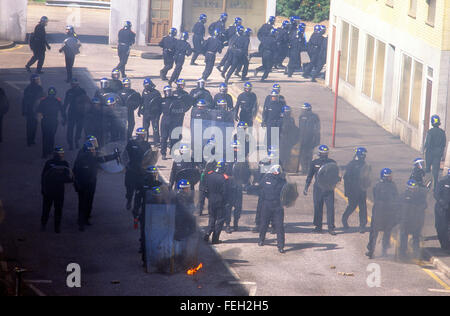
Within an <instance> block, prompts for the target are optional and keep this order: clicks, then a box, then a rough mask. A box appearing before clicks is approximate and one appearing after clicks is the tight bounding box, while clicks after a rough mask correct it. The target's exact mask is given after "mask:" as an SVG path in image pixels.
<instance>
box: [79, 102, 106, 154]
mask: <svg viewBox="0 0 450 316" xmlns="http://www.w3.org/2000/svg"><path fill="white" fill-rule="evenodd" d="M105 109H107V108H106V106H104V105H102V104H99V105H91V106H90V107H89V108H88V110H87V111H86V116H85V118H84V131H85V133H86V135H92V136H95V137H96V138H97V142H98V145H99V147H100V148H101V147H102V146H103V145H104V144H105V136H106V131H105V129H106V126H107V124H106V122H107V118H108V117H107V116H106V115H105V114H106V113H105V111H104V110H105Z"/></svg>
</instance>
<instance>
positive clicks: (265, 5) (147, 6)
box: [109, 0, 276, 45]
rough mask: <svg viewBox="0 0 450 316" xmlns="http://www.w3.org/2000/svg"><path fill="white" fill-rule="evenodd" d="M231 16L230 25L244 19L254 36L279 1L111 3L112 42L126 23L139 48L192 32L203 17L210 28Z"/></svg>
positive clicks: (113, 0) (146, 0)
mask: <svg viewBox="0 0 450 316" xmlns="http://www.w3.org/2000/svg"><path fill="white" fill-rule="evenodd" d="M223 12H227V13H228V16H229V18H228V22H227V24H232V23H233V21H234V18H235V17H237V16H239V17H241V18H242V19H243V24H244V26H245V27H250V28H252V29H253V31H254V32H256V31H257V30H258V28H259V27H260V26H261V25H262V24H264V23H265V22H266V21H267V19H268V17H269V16H271V15H275V13H276V0H129V1H123V0H111V18H110V27H109V30H110V31H109V39H110V43H111V44H116V43H117V33H118V31H119V30H120V29H121V28H122V26H123V23H124V21H131V23H132V24H133V29H134V30H135V31H136V33H137V38H136V42H137V44H138V45H146V44H148V43H158V42H159V41H160V40H161V39H162V37H163V36H165V35H167V34H168V31H169V29H170V28H171V27H175V28H176V29H177V30H178V31H188V32H191V31H192V27H193V25H194V24H195V23H196V22H197V21H198V17H199V15H200V14H201V13H204V14H206V15H207V16H208V22H207V25H209V24H210V23H212V22H213V21H217V20H218V18H219V16H220V14H221V13H223Z"/></svg>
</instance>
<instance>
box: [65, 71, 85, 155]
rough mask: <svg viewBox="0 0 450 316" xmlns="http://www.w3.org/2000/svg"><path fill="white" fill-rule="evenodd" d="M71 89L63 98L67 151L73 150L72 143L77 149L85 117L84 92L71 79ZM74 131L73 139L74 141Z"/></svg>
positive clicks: (77, 83)
mask: <svg viewBox="0 0 450 316" xmlns="http://www.w3.org/2000/svg"><path fill="white" fill-rule="evenodd" d="M71 86H72V87H71V88H70V89H69V90H67V92H66V96H65V98H64V113H66V115H67V143H68V144H69V150H73V146H74V141H75V147H76V148H78V147H79V146H78V145H79V144H78V142H79V140H80V138H81V132H82V131H83V127H84V116H85V111H86V110H87V109H85V104H84V101H85V97H87V95H86V91H85V90H84V89H83V88H81V87H80V83H79V82H78V79H76V78H73V79H72V82H71ZM74 129H75V139H74Z"/></svg>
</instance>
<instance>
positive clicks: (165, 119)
mask: <svg viewBox="0 0 450 316" xmlns="http://www.w3.org/2000/svg"><path fill="white" fill-rule="evenodd" d="M176 103H177V97H175V96H174V95H173V92H172V87H171V86H165V87H164V98H163V99H162V102H161V112H162V118H161V155H162V159H163V160H167V157H166V154H167V147H168V145H169V150H171V149H172V145H173V144H174V140H173V139H171V135H172V131H173V130H174V129H175V128H176V127H177V126H178V125H176V124H177V123H178V116H179V113H177V114H176V113H175V112H174V110H176ZM183 115H184V113H183ZM168 142H169V143H168Z"/></svg>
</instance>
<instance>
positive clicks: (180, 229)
mask: <svg viewBox="0 0 450 316" xmlns="http://www.w3.org/2000/svg"><path fill="white" fill-rule="evenodd" d="M191 187H192V186H191V183H190V182H189V181H188V180H187V179H181V180H179V181H178V182H177V184H176V189H177V190H176V195H175V205H176V207H175V233H174V237H173V238H174V239H175V240H183V239H186V238H187V237H189V236H190V235H192V234H193V233H194V232H195V230H196V225H195V218H194V209H195V207H194V194H193V192H192V189H191Z"/></svg>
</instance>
